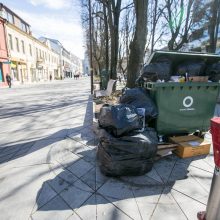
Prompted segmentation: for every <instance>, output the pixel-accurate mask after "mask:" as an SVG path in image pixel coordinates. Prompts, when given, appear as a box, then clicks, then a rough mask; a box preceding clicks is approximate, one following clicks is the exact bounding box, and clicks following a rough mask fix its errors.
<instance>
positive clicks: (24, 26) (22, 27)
mask: <svg viewBox="0 0 220 220" xmlns="http://www.w3.org/2000/svg"><path fill="white" fill-rule="evenodd" d="M21 29H22V31H25V32H27V27H26V25H25V24H24V23H23V22H21Z"/></svg>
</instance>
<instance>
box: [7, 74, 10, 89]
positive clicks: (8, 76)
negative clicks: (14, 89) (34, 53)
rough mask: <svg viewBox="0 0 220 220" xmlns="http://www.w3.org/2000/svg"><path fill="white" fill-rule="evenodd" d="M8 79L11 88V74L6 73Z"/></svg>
mask: <svg viewBox="0 0 220 220" xmlns="http://www.w3.org/2000/svg"><path fill="white" fill-rule="evenodd" d="M6 81H7V83H8V86H9V88H11V76H10V75H9V74H8V73H7V74H6Z"/></svg>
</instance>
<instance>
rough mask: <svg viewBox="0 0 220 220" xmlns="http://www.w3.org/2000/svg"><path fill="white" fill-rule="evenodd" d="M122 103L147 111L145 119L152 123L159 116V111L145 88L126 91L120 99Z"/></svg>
mask: <svg viewBox="0 0 220 220" xmlns="http://www.w3.org/2000/svg"><path fill="white" fill-rule="evenodd" d="M120 103H122V104H129V105H133V106H135V107H136V108H144V109H145V119H146V121H150V120H151V119H154V118H156V117H157V116H158V110H157V107H156V105H155V104H154V102H153V100H152V99H151V97H150V96H149V93H148V92H147V90H146V89H144V88H134V89H126V90H124V91H123V94H122V96H121V98H120Z"/></svg>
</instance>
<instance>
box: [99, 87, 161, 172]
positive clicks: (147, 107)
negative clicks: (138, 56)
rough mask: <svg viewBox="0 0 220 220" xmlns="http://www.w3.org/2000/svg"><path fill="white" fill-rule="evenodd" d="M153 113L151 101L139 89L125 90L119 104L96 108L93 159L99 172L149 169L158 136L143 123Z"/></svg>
mask: <svg viewBox="0 0 220 220" xmlns="http://www.w3.org/2000/svg"><path fill="white" fill-rule="evenodd" d="M142 99H143V100H142ZM140 109H142V110H144V111H143V112H144V114H140V112H139V110H140ZM157 115H158V111H157V108H156V106H155V104H154V103H153V101H152V100H151V99H150V97H149V95H148V94H147V93H146V91H145V90H144V89H141V88H135V89H127V90H125V91H124V93H123V95H122V97H121V99H120V104H119V105H104V106H103V107H102V108H101V109H100V114H99V118H98V122H99V127H100V129H99V134H98V136H99V140H100V141H99V145H98V153H97V158H98V162H99V166H100V170H101V171H102V173H104V174H105V175H107V176H127V175H142V174H145V173H146V172H149V171H150V170H151V169H152V166H153V161H154V157H155V156H156V152H157V144H158V138H157V133H156V131H155V130H154V129H153V128H148V127H146V124H147V123H148V122H149V121H150V120H151V119H154V118H156V117H157Z"/></svg>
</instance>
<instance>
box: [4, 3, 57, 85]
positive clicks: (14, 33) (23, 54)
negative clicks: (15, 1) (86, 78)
mask: <svg viewBox="0 0 220 220" xmlns="http://www.w3.org/2000/svg"><path fill="white" fill-rule="evenodd" d="M0 17H2V18H4V19H5V20H6V22H5V26H4V27H5V40H6V47H7V51H8V57H7V58H8V60H9V61H10V66H9V67H10V74H11V77H12V80H13V83H16V82H17V83H27V82H38V81H45V80H49V79H50V76H52V78H53V79H54V78H56V77H58V76H59V54H57V53H56V52H55V51H53V50H52V49H51V46H50V44H44V43H42V42H41V41H39V40H38V39H37V38H35V37H34V36H32V33H31V31H30V25H29V24H28V23H26V22H25V21H24V20H23V19H22V18H20V17H19V16H18V15H16V14H15V13H14V12H12V11H11V10H10V9H8V8H7V7H6V6H4V5H3V4H0ZM1 40H2V39H1Z"/></svg>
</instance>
